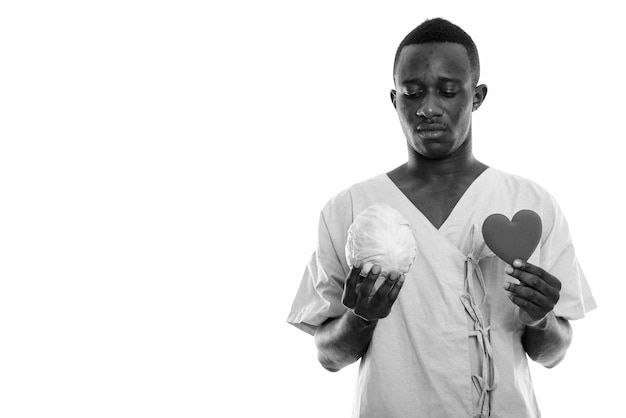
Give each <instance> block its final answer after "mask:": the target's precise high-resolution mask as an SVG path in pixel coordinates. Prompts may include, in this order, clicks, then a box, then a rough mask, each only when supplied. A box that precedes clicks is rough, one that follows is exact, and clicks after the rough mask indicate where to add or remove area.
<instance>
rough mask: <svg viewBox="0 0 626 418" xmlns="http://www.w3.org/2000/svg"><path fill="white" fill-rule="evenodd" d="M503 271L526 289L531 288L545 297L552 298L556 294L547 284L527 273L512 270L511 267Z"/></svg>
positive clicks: (556, 291) (555, 290)
mask: <svg viewBox="0 0 626 418" xmlns="http://www.w3.org/2000/svg"><path fill="white" fill-rule="evenodd" d="M505 271H506V273H507V274H508V275H509V276H511V277H515V278H516V279H518V280H519V281H520V282H521V283H522V284H524V285H526V286H527V287H530V288H533V289H535V290H537V291H538V292H540V293H542V294H544V295H546V296H550V297H554V296H555V294H558V290H557V289H555V288H553V287H552V286H550V285H549V284H548V283H546V282H545V281H543V280H542V279H541V278H540V277H539V276H536V275H534V274H531V273H528V272H526V271H524V270H521V269H517V268H515V269H514V268H513V267H511V266H508V267H507V268H506V270H505Z"/></svg>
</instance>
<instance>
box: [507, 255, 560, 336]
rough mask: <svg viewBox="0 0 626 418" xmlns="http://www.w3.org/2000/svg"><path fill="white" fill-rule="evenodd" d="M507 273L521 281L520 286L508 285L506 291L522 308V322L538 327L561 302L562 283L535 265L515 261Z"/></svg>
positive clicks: (508, 267)
mask: <svg viewBox="0 0 626 418" xmlns="http://www.w3.org/2000/svg"><path fill="white" fill-rule="evenodd" d="M505 272H506V273H507V274H508V275H509V276H512V277H515V278H516V279H518V280H519V281H520V283H519V284H514V283H507V284H505V285H504V289H505V290H507V291H508V292H510V293H509V298H510V299H511V300H512V301H513V303H515V304H516V305H517V306H519V307H520V314H521V318H522V321H523V322H524V323H525V324H527V325H530V326H536V325H539V324H541V322H542V321H543V320H544V319H545V318H546V317H547V316H548V314H549V313H550V312H552V310H553V309H554V305H556V303H557V302H558V301H559V296H560V293H561V281H560V280H559V279H557V278H556V277H554V276H553V275H551V274H550V273H548V272H547V271H545V270H544V269H542V268H540V267H537V266H535V265H533V264H530V263H528V262H525V261H522V260H515V261H514V262H513V267H511V266H507V268H506V269H505Z"/></svg>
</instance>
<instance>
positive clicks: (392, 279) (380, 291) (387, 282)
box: [374, 272, 400, 300]
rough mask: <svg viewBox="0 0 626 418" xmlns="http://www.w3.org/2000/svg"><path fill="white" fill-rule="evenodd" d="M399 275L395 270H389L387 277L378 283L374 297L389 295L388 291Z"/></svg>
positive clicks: (377, 298) (380, 298)
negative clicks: (381, 282)
mask: <svg viewBox="0 0 626 418" xmlns="http://www.w3.org/2000/svg"><path fill="white" fill-rule="evenodd" d="M399 276H400V275H399V274H398V273H396V272H391V273H390V274H389V277H387V278H386V279H385V281H384V282H383V284H381V285H380V287H379V288H378V290H377V291H376V293H374V299H376V300H383V299H385V298H386V297H387V296H388V295H389V291H390V290H391V288H393V285H394V284H395V283H396V281H397V280H398V277H399Z"/></svg>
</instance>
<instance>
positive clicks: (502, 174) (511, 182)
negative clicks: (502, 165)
mask: <svg viewBox="0 0 626 418" xmlns="http://www.w3.org/2000/svg"><path fill="white" fill-rule="evenodd" d="M490 170H491V172H492V173H493V176H494V177H495V179H496V181H497V183H499V184H501V185H502V189H504V190H508V191H514V192H517V193H519V192H526V193H532V194H536V195H538V196H550V192H548V190H547V189H545V188H544V187H543V186H541V185H540V184H539V183H537V182H536V181H534V180H531V179H529V178H527V177H524V176H521V175H519V174H514V173H510V172H506V171H503V170H500V169H498V168H493V167H491V168H490Z"/></svg>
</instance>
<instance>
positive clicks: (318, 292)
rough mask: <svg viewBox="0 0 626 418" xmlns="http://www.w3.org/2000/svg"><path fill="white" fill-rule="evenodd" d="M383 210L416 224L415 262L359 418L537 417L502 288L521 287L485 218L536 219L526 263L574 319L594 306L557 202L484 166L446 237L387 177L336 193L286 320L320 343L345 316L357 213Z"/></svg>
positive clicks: (365, 369)
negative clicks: (537, 229)
mask: <svg viewBox="0 0 626 418" xmlns="http://www.w3.org/2000/svg"><path fill="white" fill-rule="evenodd" d="M380 202H386V203H388V204H390V205H391V206H393V207H394V208H396V209H397V210H399V211H400V213H402V215H404V217H405V218H406V219H407V220H408V221H409V222H410V224H411V226H412V227H413V228H414V230H415V236H416V239H417V243H418V254H417V259H416V261H415V263H414V265H413V267H412V268H411V270H410V271H409V272H408V273H407V274H406V281H405V283H404V286H403V288H402V290H401V292H400V295H399V296H398V299H397V300H396V302H395V304H394V305H393V308H392V310H391V313H390V314H389V316H388V317H387V318H384V319H382V320H380V321H379V322H378V324H377V325H376V329H375V331H374V334H373V337H372V341H371V343H370V346H369V348H368V350H367V352H366V353H365V355H364V356H363V358H362V359H361V362H360V366H359V375H358V379H357V388H356V393H355V397H354V409H353V411H354V412H353V417H361V418H365V417H367V418H380V417H392V418H393V417H397V418H408V417H429V418H436V417H442V418H449V417H454V418H460V417H500V418H517V417H519V418H522V417H523V418H529V417H539V416H540V412H539V408H538V406H537V403H536V400H535V395H534V392H533V387H532V382H531V378H530V374H529V369H528V362H527V356H526V353H525V351H524V348H523V347H522V343H521V337H522V334H523V332H524V325H523V324H522V323H521V322H520V320H519V316H518V314H519V308H517V307H516V306H515V305H514V304H513V303H512V302H511V301H510V300H509V298H508V297H507V292H506V291H505V290H504V289H503V285H504V283H505V282H506V281H514V279H513V278H511V277H510V276H508V275H506V274H505V273H504V269H505V267H506V264H505V263H504V262H503V261H501V260H500V259H499V258H497V257H496V256H495V255H494V254H493V253H492V252H491V251H490V250H489V248H488V247H487V246H486V245H484V241H483V237H482V232H481V227H482V223H483V221H484V220H485V218H486V217H487V216H489V215H491V214H493V213H502V214H504V215H506V216H507V217H508V218H509V219H511V218H512V216H513V215H514V214H515V213H516V212H517V211H519V210H521V209H531V210H533V211H535V212H537V213H538V214H539V216H540V217H541V219H542V223H543V232H542V236H541V241H540V244H539V246H538V247H537V249H536V250H535V252H534V253H533V254H532V256H531V257H530V258H529V260H528V261H529V262H530V263H533V264H536V265H538V266H540V267H542V268H544V269H545V270H546V271H548V272H550V273H551V274H553V275H554V276H555V277H557V278H558V279H559V280H561V282H562V290H561V297H560V300H559V302H558V303H557V305H556V307H555V309H554V311H555V313H556V315H558V316H561V317H564V318H567V319H570V320H572V319H579V318H582V317H583V316H584V315H585V312H587V311H589V310H591V309H593V308H595V306H596V305H595V301H594V299H593V296H592V295H591V292H590V290H589V287H588V285H587V281H586V279H585V276H584V274H583V272H582V270H581V269H580V266H579V264H578V261H577V259H576V255H575V253H574V247H573V245H572V241H571V238H570V234H569V231H568V226H567V222H566V220H565V218H564V217H563V214H562V213H561V210H560V208H559V206H558V204H557V203H556V202H555V200H554V198H553V197H552V196H551V195H550V194H549V193H547V192H546V191H545V190H544V189H542V188H541V187H539V186H538V185H536V184H535V183H533V182H531V181H529V180H526V179H524V178H521V177H518V176H514V175H511V174H507V173H504V172H502V171H500V170H497V169H494V168H488V169H487V170H485V171H484V172H483V173H482V174H481V175H480V176H479V177H478V178H477V179H476V180H475V181H474V182H473V183H472V185H471V186H470V187H469V188H468V189H467V191H466V192H465V194H464V195H463V196H462V198H461V199H460V201H459V202H458V203H457V205H456V206H455V208H454V209H453V210H452V212H451V213H450V216H449V217H448V218H447V219H446V221H445V222H444V223H443V225H441V227H440V228H439V229H436V228H435V227H434V226H433V225H432V224H431V223H430V221H429V220H428V219H427V218H426V217H425V216H424V215H423V214H422V213H421V212H420V211H419V210H418V209H417V208H416V207H415V206H414V205H413V204H412V203H411V202H410V201H409V200H408V198H407V197H406V196H405V195H404V194H403V193H402V192H401V191H400V189H398V187H397V186H396V185H395V184H394V183H393V182H392V181H391V180H390V179H389V177H388V176H387V175H386V174H382V175H379V176H377V177H374V178H372V179H370V180H367V181H364V182H362V183H358V184H356V185H354V186H352V187H351V188H349V189H347V190H345V191H343V192H341V193H339V194H338V195H337V196H335V197H334V198H333V199H332V200H331V201H329V202H328V203H327V204H326V206H325V207H324V209H323V210H322V213H321V215H320V223H319V232H318V234H319V243H318V248H317V250H316V251H315V253H314V254H313V257H312V258H311V260H310V262H309V264H308V265H307V268H306V270H305V273H304V277H303V278H302V282H301V284H300V288H299V290H298V292H297V295H296V297H295V300H294V302H293V305H292V309H291V312H290V314H289V316H288V322H289V323H292V324H293V325H295V326H297V327H298V328H300V329H302V330H304V331H306V332H308V333H311V334H313V333H314V332H315V328H316V327H317V326H318V325H320V324H321V323H323V322H324V321H325V320H326V319H328V318H333V317H338V316H341V315H342V314H343V313H344V312H345V310H346V308H345V307H344V306H343V305H342V303H341V295H342V291H343V283H344V280H345V277H346V276H347V274H348V272H349V268H348V265H347V263H346V259H345V255H344V247H345V243H346V238H347V231H348V228H349V226H350V224H351V223H352V221H353V220H354V218H355V217H356V216H357V215H358V214H359V212H361V211H362V210H364V209H365V208H367V207H368V206H370V205H372V204H374V203H380Z"/></svg>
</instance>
